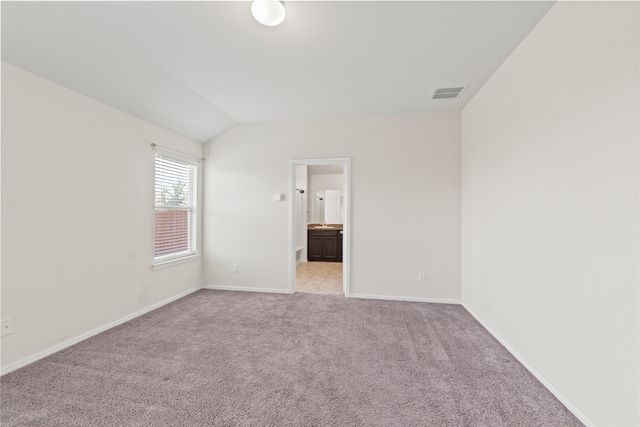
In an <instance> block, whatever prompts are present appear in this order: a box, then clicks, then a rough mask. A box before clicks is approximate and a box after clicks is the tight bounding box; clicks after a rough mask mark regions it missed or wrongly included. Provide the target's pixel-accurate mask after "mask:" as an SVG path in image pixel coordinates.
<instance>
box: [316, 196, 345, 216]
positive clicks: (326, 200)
mask: <svg viewBox="0 0 640 427" xmlns="http://www.w3.org/2000/svg"><path fill="white" fill-rule="evenodd" d="M314 201H315V208H314V213H315V222H316V223H320V224H342V222H343V221H342V216H343V194H342V190H316V194H315V200H314Z"/></svg>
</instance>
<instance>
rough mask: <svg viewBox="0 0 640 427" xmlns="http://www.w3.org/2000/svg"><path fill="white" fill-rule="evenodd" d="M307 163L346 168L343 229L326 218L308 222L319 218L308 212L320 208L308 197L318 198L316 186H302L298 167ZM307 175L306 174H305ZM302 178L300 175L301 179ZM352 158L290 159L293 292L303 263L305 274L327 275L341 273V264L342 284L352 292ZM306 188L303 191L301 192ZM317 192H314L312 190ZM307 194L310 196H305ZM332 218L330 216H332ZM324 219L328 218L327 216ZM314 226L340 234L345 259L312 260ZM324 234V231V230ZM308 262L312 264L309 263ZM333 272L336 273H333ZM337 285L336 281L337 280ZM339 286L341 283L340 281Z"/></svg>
mask: <svg viewBox="0 0 640 427" xmlns="http://www.w3.org/2000/svg"><path fill="white" fill-rule="evenodd" d="M301 166H304V168H303V169H304V170H305V171H306V170H307V168H308V167H319V166H327V167H329V166H333V167H335V166H339V167H341V168H342V175H343V176H342V180H343V182H342V187H343V188H342V195H341V196H342V197H341V198H340V202H341V203H340V204H341V219H342V224H341V229H339V228H340V227H338V226H337V225H335V226H332V225H331V224H327V223H326V222H325V221H324V220H323V221H322V222H314V223H312V224H313V225H308V224H309V220H311V219H313V220H314V221H316V220H317V218H316V217H315V216H313V218H311V215H310V217H309V219H307V215H306V212H307V210H309V212H310V211H311V209H316V205H315V203H314V204H308V203H306V202H307V201H309V200H310V198H311V197H313V198H314V199H311V200H315V197H316V195H317V194H316V190H315V189H314V190H313V191H309V188H307V186H306V185H305V186H304V187H305V188H301V187H302V185H301V184H300V182H301V180H300V177H299V176H297V175H299V174H298V173H297V172H296V171H297V170H298V171H299V170H300V167H301ZM305 175H306V174H305ZM297 178H298V179H297ZM306 179H307V177H306V176H304V180H303V181H306ZM350 182H351V159H349V158H322V159H292V160H290V161H289V260H290V263H289V265H290V268H289V293H291V294H293V293H295V292H296V270H297V269H298V268H300V267H299V266H304V268H303V269H302V271H304V274H305V277H308V275H310V274H320V275H322V274H324V275H326V276H332V277H337V276H336V275H335V273H336V272H338V271H339V270H340V264H341V273H342V275H341V277H342V286H341V290H342V293H344V296H346V297H348V296H349V293H350V287H349V284H350V281H349V278H350V271H351V268H350V267H351V266H350V261H351V259H350V254H351V250H350V248H351V239H350V236H351V232H350V231H351V227H350V218H351V215H350V206H351V203H350V196H351V187H350ZM301 190H302V192H301ZM311 193H313V194H311ZM304 194H306V196H304ZM301 209H304V210H305V211H304V213H303V214H300V210H301ZM328 218H330V217H328ZM323 219H324V218H323ZM309 227H311V228H313V229H315V230H321V231H323V232H324V231H326V233H324V234H330V233H331V232H334V233H338V234H339V237H340V242H341V245H340V246H339V248H340V256H341V259H342V262H341V263H337V262H333V263H331V262H312V263H308V262H306V261H307V256H308V252H307V249H308V248H307V229H308V228H309ZM321 234H322V233H321ZM305 264H308V265H305ZM332 273H333V274H332ZM330 282H331V281H328V283H327V284H326V286H327V287H328V288H329V287H330ZM333 286H334V288H335V282H334V283H333ZM338 286H339V285H338Z"/></svg>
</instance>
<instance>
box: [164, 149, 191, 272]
mask: <svg viewBox="0 0 640 427" xmlns="http://www.w3.org/2000/svg"><path fill="white" fill-rule="evenodd" d="M197 162H198V161H197V159H196V158H192V157H190V156H187V155H180V154H179V153H174V152H170V151H166V150H162V149H160V147H157V148H156V172H155V203H156V211H155V250H154V254H155V262H156V264H158V263H162V262H164V261H171V260H175V259H179V258H185V257H188V256H191V255H195V253H196V238H195V236H196V212H197V211H196V201H197V191H196V183H197V176H198V166H197V165H198V163H197Z"/></svg>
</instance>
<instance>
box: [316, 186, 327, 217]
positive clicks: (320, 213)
mask: <svg viewBox="0 0 640 427" xmlns="http://www.w3.org/2000/svg"><path fill="white" fill-rule="evenodd" d="M314 201H315V209H314V214H315V221H314V222H317V223H319V224H324V223H325V222H324V190H317V191H316V198H315V200H314Z"/></svg>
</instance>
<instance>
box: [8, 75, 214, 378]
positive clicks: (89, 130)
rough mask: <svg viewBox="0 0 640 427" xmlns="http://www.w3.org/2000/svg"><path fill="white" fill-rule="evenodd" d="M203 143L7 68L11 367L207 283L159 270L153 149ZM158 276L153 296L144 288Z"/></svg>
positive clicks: (198, 151)
mask: <svg viewBox="0 0 640 427" xmlns="http://www.w3.org/2000/svg"><path fill="white" fill-rule="evenodd" d="M151 142H155V143H156V144H158V145H160V146H165V147H168V148H173V149H178V150H180V151H183V152H187V153H190V154H193V155H198V156H202V149H203V147H202V145H200V144H198V143H195V142H193V141H190V140H187V139H185V138H184V137H181V136H178V135H176V134H174V133H171V132H169V131H166V130H164V129H162V128H159V127H157V126H155V125H152V124H149V123H147V122H145V121H142V120H140V119H137V118H135V117H133V116H130V115H128V114H125V113H122V112H120V111H118V110H115V109H113V108H110V107H107V106H105V105H104V104H101V103H99V102H97V101H94V100H91V99H89V98H87V97H84V96H82V95H80V94H78V93H76V92H73V91H71V90H68V89H66V88H63V87H61V86H58V85H56V84H54V83H52V82H50V81H47V80H44V79H42V78H39V77H37V76H35V75H33V74H30V73H27V72H25V71H23V70H20V69H18V68H15V67H13V66H11V65H9V64H6V63H2V318H3V319H4V318H7V317H13V319H14V328H15V333H14V334H13V335H8V336H6V337H3V338H2V368H3V369H5V368H11V367H12V366H15V365H17V364H19V363H21V362H22V361H24V360H27V359H29V358H31V357H34V356H37V355H39V354H42V353H43V352H46V351H47V350H49V349H51V348H54V347H56V346H58V345H62V344H64V343H66V342H69V341H70V340H73V339H75V338H78V337H80V336H83V335H84V334H87V333H90V332H91V331H93V330H95V329H96V328H101V327H103V326H105V325H108V324H109V323H111V322H116V321H118V320H119V319H122V318H123V317H126V316H129V315H132V314H134V313H137V312H140V311H142V310H145V309H147V308H149V307H151V306H153V305H155V304H157V303H160V302H162V301H165V300H167V299H170V298H173V297H176V296H178V295H181V294H182V293H184V292H188V291H189V290H192V289H194V288H197V287H199V286H200V285H201V260H198V261H196V262H190V263H187V264H181V265H178V266H173V267H170V268H165V269H163V270H158V271H152V270H151V268H150V264H151V261H152V260H153V218H154V216H153V212H154V207H153V206H154V204H153V171H154V153H153V150H152V149H151V148H150V143H151ZM146 278H149V279H150V281H151V282H150V284H151V289H150V290H148V291H143V281H144V279H146Z"/></svg>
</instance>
